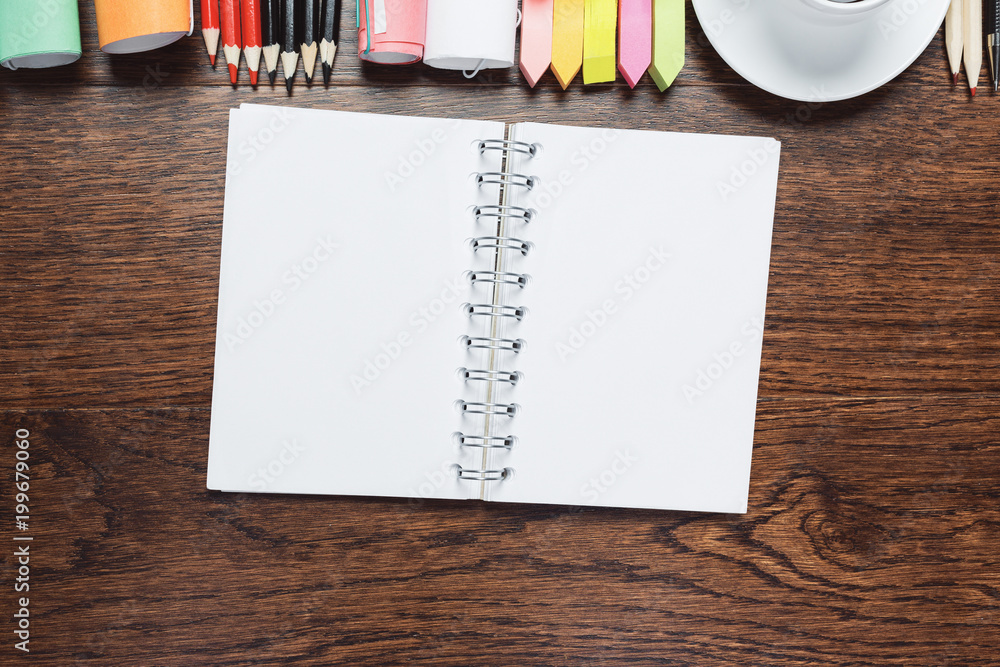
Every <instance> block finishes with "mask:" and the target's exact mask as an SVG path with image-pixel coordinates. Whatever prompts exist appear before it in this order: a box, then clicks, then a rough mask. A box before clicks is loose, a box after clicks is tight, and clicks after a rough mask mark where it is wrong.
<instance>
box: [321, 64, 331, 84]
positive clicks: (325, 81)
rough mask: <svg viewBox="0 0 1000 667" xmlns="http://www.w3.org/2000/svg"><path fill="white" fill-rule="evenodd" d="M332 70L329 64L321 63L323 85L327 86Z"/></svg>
mask: <svg viewBox="0 0 1000 667" xmlns="http://www.w3.org/2000/svg"><path fill="white" fill-rule="evenodd" d="M332 71H333V68H332V67H330V65H329V64H327V63H323V85H324V86H329V85H330V73H331V72H332Z"/></svg>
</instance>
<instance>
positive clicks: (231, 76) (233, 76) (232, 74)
mask: <svg viewBox="0 0 1000 667" xmlns="http://www.w3.org/2000/svg"><path fill="white" fill-rule="evenodd" d="M238 74H239V70H237V69H236V63H229V82H230V83H232V84H233V85H234V86H235V85H236V77H237V76H238Z"/></svg>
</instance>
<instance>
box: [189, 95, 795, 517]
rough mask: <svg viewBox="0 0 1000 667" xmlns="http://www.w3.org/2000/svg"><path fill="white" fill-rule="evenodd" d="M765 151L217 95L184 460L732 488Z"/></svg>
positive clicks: (268, 482)
mask: <svg viewBox="0 0 1000 667" xmlns="http://www.w3.org/2000/svg"><path fill="white" fill-rule="evenodd" d="M778 154H779V145H778V143H777V142H776V141H774V140H772V139H763V138H752V137H734V136H714V135H697V134H676V133H666V132H648V131H632V130H628V131H626V130H621V131H619V130H611V129H598V128H583V127H565V126H558V125H547V124H539V123H517V124H504V123H499V122H486V121H472V120H448V119H433V118H412V117H403V116H379V115H372V114H359V113H345V112H336V111H322V110H306V109H292V108H281V107H268V106H258V105H243V106H242V107H240V108H239V109H238V110H233V111H231V115H230V128H229V154H228V169H227V180H226V202H225V217H224V224H223V233H222V263H221V274H220V286H219V312H218V333H217V346H216V358H215V385H214V393H213V399H212V422H211V435H210V444H209V455H208V487H209V488H210V489H218V490H223V491H251V492H253V491H258V492H275V493H310V494H339V495H356V496H398V497H410V498H449V499H482V500H492V501H503V502H528V503H555V504H567V505H599V506H611V507H640V508H657V509H676V510H699V511H714V512H745V511H746V506H747V498H748V488H749V478H750V460H751V452H752V449H753V433H754V418H755V408H756V397H757V381H758V374H759V369H760V357H761V346H762V340H763V328H764V327H763V317H764V306H765V298H766V293H767V278H768V268H769V256H770V246H771V229H772V223H773V216H774V203H775V189H776V183H777V176H778Z"/></svg>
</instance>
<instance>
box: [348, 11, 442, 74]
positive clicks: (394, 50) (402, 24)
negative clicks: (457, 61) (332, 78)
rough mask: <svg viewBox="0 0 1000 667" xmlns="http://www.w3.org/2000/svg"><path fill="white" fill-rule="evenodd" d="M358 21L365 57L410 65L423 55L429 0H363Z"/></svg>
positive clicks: (360, 53) (386, 62) (386, 63)
mask: <svg viewBox="0 0 1000 667" xmlns="http://www.w3.org/2000/svg"><path fill="white" fill-rule="evenodd" d="M357 21H358V57H359V58H361V59H362V60H368V61H370V62H373V63H382V64H385V65H407V64H409V63H415V62H417V61H418V60H420V59H421V58H422V57H423V55H424V29H425V26H426V24H427V0H405V1H401V0H400V1H397V0H389V1H388V2H387V1H386V0H360V1H359V2H358V13H357Z"/></svg>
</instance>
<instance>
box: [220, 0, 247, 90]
mask: <svg viewBox="0 0 1000 667" xmlns="http://www.w3.org/2000/svg"><path fill="white" fill-rule="evenodd" d="M221 17H222V52H223V53H225V54H226V64H227V65H228V66H229V80H230V81H231V82H232V83H236V76H237V75H238V74H239V71H240V50H241V49H242V48H243V34H242V30H241V29H240V0H222V12H221Z"/></svg>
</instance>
